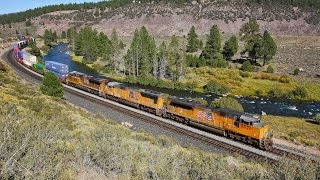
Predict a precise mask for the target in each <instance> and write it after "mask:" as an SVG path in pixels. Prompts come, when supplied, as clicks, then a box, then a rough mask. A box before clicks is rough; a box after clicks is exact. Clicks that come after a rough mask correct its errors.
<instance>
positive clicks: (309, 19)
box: [32, 1, 320, 36]
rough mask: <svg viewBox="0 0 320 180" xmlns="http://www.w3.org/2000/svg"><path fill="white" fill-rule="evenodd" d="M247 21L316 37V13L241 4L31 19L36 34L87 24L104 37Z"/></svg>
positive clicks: (227, 28) (139, 7)
mask: <svg viewBox="0 0 320 180" xmlns="http://www.w3.org/2000/svg"><path fill="white" fill-rule="evenodd" d="M249 18H256V19H257V20H258V22H259V24H260V25H261V29H262V30H264V29H267V30H268V31H271V32H272V33H273V34H276V35H317V34H320V24H319V23H320V22H319V21H318V20H319V19H320V11H319V10H318V9H312V8H308V9H306V8H298V7H292V6H272V7H271V6H262V5H259V4H248V3H247V4H246V3H243V2H230V3H228V2H224V3H223V2H208V3H197V2H196V1H194V2H193V3H190V4H183V5H176V4H139V3H132V4H129V5H125V6H123V7H120V8H116V9H111V8H109V9H108V8H107V9H105V10H104V11H101V10H98V9H91V10H87V11H60V12H53V13H49V14H45V15H42V16H41V17H38V18H36V19H34V20H32V23H33V25H35V26H36V29H37V31H36V32H37V34H42V33H43V31H44V29H46V28H52V29H55V30H57V31H62V30H66V29H68V28H69V27H71V26H83V25H90V26H93V27H95V28H96V29H97V30H98V31H103V32H105V33H107V34H109V33H111V30H112V29H113V28H116V29H117V30H119V32H120V35H122V36H131V35H132V34H133V32H134V30H135V29H137V28H139V27H141V26H143V25H144V26H146V27H147V28H148V29H149V30H150V31H151V33H153V35H155V36H171V35H173V34H175V35H186V34H187V33H188V31H189V29H190V27H191V26H192V25H194V26H195V27H196V29H197V33H199V34H200V35H204V34H207V33H208V32H209V29H210V28H211V26H212V25H213V24H217V25H219V27H220V28H221V30H222V31H223V32H224V33H237V32H238V31H239V29H240V27H241V25H242V24H244V23H245V22H247V21H248V19H249Z"/></svg>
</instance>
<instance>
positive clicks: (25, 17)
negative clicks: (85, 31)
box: [0, 0, 320, 25]
mask: <svg viewBox="0 0 320 180" xmlns="http://www.w3.org/2000/svg"><path fill="white" fill-rule="evenodd" d="M245 1H247V2H249V3H259V4H269V5H274V4H277V5H278V4H282V5H293V6H300V7H315V8H320V1H319V0H245ZM132 2H133V1H132V0H110V1H100V2H96V3H93V2H89V3H87V2H85V3H79V4H75V3H70V4H59V5H50V6H44V7H39V8H35V9H30V10H27V11H23V12H17V13H10V14H3V15H0V24H2V25H4V24H9V25H10V24H11V23H16V22H22V21H27V24H28V25H30V19H32V18H34V17H38V16H41V15H43V14H46V13H50V12H55V11H63V10H88V9H100V10H101V11H104V10H105V9H106V8H107V7H109V8H117V7H121V6H124V5H127V4H130V3H132ZM137 2H140V3H174V4H184V3H191V2H192V0H177V1H170V0H139V1H137Z"/></svg>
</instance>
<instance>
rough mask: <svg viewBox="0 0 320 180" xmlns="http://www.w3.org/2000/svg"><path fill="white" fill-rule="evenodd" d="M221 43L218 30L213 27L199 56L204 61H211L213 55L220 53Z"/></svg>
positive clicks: (216, 27) (215, 26)
mask: <svg viewBox="0 0 320 180" xmlns="http://www.w3.org/2000/svg"><path fill="white" fill-rule="evenodd" d="M221 41H222V40H221V35H220V30H219V28H218V26H217V25H213V26H212V28H211V29H210V34H209V35H208V37H207V43H206V46H205V47H204V50H203V51H202V54H201V56H203V57H204V58H205V59H206V60H213V55H214V54H215V53H220V52H221Z"/></svg>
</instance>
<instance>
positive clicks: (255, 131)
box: [213, 109, 272, 149]
mask: <svg viewBox="0 0 320 180" xmlns="http://www.w3.org/2000/svg"><path fill="white" fill-rule="evenodd" d="M213 112H214V117H215V119H219V121H222V122H223V129H224V131H225V136H227V137H229V138H231V139H237V140H239V141H243V142H245V143H248V144H252V145H255V146H257V147H259V148H261V149H269V148H270V147H272V132H271V131H270V127H269V125H267V124H265V123H263V122H261V119H260V117H259V116H256V115H252V114H245V113H239V112H235V111H232V110H229V109H213Z"/></svg>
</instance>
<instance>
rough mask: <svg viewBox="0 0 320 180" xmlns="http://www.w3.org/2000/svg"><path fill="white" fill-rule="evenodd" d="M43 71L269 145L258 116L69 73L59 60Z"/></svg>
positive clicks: (261, 145) (108, 95) (137, 105)
mask: <svg viewBox="0 0 320 180" xmlns="http://www.w3.org/2000/svg"><path fill="white" fill-rule="evenodd" d="M46 69H47V71H51V72H54V73H55V74H56V76H58V77H59V78H60V79H61V80H62V82H63V83H65V84H67V85H69V86H73V87H76V88H78V89H82V90H84V91H87V92H90V93H92V94H95V95H98V96H101V97H103V98H108V99H111V100H114V101H117V102H120V103H123V104H126V105H128V106H132V107H135V108H137V109H141V110H143V111H147V112H149V113H152V114H155V115H157V116H161V117H164V118H168V119H172V120H175V121H178V122H181V123H184V124H187V125H190V126H194V127H198V128H201V129H204V130H207V131H210V132H214V133H216V134H217V133H218V134H221V135H223V136H225V137H228V138H230V139H235V140H238V141H242V142H245V143H247V144H250V145H253V146H255V147H258V148H261V149H264V150H268V149H270V148H271V147H272V144H273V142H272V132H271V130H270V128H269V125H267V124H265V123H263V122H261V119H260V117H259V116H255V115H252V114H246V113H240V112H236V111H233V110H229V109H224V108H216V109H213V108H210V107H207V106H203V105H201V104H200V103H198V102H196V101H194V100H192V99H184V98H178V97H173V96H169V95H167V94H163V93H159V92H156V91H151V90H147V89H137V88H132V87H129V86H126V85H125V84H123V83H119V82H113V81H109V80H108V79H107V78H94V77H92V76H89V75H87V74H84V73H81V72H77V71H72V72H69V71H68V68H67V66H66V65H64V64H61V63H55V62H49V63H46Z"/></svg>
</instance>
